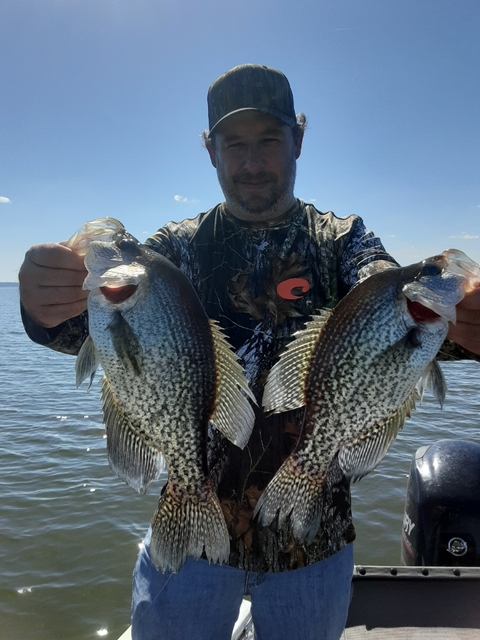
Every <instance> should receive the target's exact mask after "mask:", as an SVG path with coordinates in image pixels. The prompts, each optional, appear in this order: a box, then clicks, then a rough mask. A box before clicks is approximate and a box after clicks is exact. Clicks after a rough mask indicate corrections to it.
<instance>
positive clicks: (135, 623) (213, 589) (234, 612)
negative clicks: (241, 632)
mask: <svg viewBox="0 0 480 640" xmlns="http://www.w3.org/2000/svg"><path fill="white" fill-rule="evenodd" d="M149 540H150V532H149V534H148V535H147V538H145V543H144V547H143V548H142V549H141V551H140V553H139V555H138V560H137V564H136V566H135V573H134V578H133V601H132V640H230V638H231V635H232V630H233V627H234V625H235V621H236V619H237V617H238V612H239V609H240V604H241V602H242V599H243V596H244V595H250V598H251V602H252V608H251V613H252V618H253V622H254V625H255V638H256V640H272V638H275V640H292V639H301V640H338V639H339V638H340V636H341V634H342V631H343V628H344V626H345V622H346V620H347V614H348V606H349V603H350V585H351V579H352V574H353V545H352V544H349V545H348V546H347V547H345V548H344V549H342V551H339V552H338V553H336V554H335V555H333V556H332V557H330V558H327V559H326V560H324V561H322V562H317V563H315V564H312V565H310V566H308V567H304V568H302V569H296V570H294V571H285V572H281V573H256V572H252V571H243V570H242V569H235V568H233V567H229V566H228V565H219V564H209V563H208V562H207V561H206V560H198V561H196V560H194V559H193V558H191V557H190V558H188V560H187V562H185V564H184V565H183V566H182V567H180V569H179V571H178V573H173V574H172V573H171V572H168V571H167V572H166V573H160V572H159V571H157V570H156V569H155V567H154V566H153V564H152V563H151V561H150V555H149V547H148V543H149Z"/></svg>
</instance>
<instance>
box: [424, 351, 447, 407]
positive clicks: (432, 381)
mask: <svg viewBox="0 0 480 640" xmlns="http://www.w3.org/2000/svg"><path fill="white" fill-rule="evenodd" d="M417 389H418V393H419V395H420V400H422V399H423V394H424V392H425V389H428V390H429V391H431V393H432V394H433V396H434V397H435V399H436V400H437V401H438V404H439V405H440V407H443V403H444V400H445V396H446V394H447V382H446V380H445V377H444V375H443V371H442V370H441V368H440V365H439V364H438V362H437V361H436V360H432V362H430V364H429V365H428V366H427V367H426V369H425V371H424V372H423V374H422V377H421V378H420V380H419V381H418V384H417Z"/></svg>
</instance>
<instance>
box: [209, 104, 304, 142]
mask: <svg viewBox="0 0 480 640" xmlns="http://www.w3.org/2000/svg"><path fill="white" fill-rule="evenodd" d="M242 111H260V112H261V113H268V115H270V116H274V117H275V118H278V119H279V120H281V121H282V122H283V123H284V124H286V125H287V126H288V127H293V126H294V125H295V124H297V121H296V120H295V119H294V118H292V117H290V116H288V115H287V114H286V113H283V112H282V111H278V109H269V108H268V107H265V108H257V107H242V108H241V109H235V111H230V113H227V114H226V115H225V116H223V117H222V118H220V120H218V122H216V123H215V124H214V125H213V127H212V128H211V129H210V131H209V134H210V135H211V134H212V132H213V131H215V129H216V128H217V127H218V125H219V124H221V123H222V122H224V121H225V120H227V119H228V118H230V116H233V115H235V114H236V113H240V112H242Z"/></svg>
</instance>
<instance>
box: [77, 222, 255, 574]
mask: <svg viewBox="0 0 480 640" xmlns="http://www.w3.org/2000/svg"><path fill="white" fill-rule="evenodd" d="M67 244H68V246H70V247H71V248H72V249H73V250H75V251H77V252H78V253H79V254H80V255H85V266H86V268H87V270H88V276H87V278H86V279H85V283H84V288H85V289H88V290H90V293H89V297H88V314H89V333H90V335H89V337H88V339H87V340H86V342H85V343H84V345H83V346H82V349H81V350H80V353H79V354H78V357H77V366H76V369H77V384H80V383H81V382H82V381H83V380H85V379H86V378H88V377H92V376H93V374H94V372H95V370H96V369H97V367H98V366H99V364H101V366H102V367H103V370H104V372H105V375H104V377H103V381H102V399H103V415H104V421H105V426H106V432H107V452H108V458H109V462H110V465H111V467H112V469H113V470H114V471H115V472H116V473H117V474H118V475H119V476H120V477H121V478H122V479H124V480H125V481H126V482H127V483H128V484H129V485H131V486H132V487H133V488H134V489H136V490H137V491H138V492H139V493H144V492H145V491H146V489H147V487H148V485H149V484H150V483H151V482H152V481H153V480H155V479H157V478H158V477H159V476H160V474H161V472H162V470H163V468H164V461H165V462H166V467H167V470H168V482H167V485H166V487H165V489H164V491H163V493H162V495H161V497H160V500H159V504H158V509H157V511H156V513H155V514H154V516H153V520H152V540H151V544H150V553H151V557H152V561H153V563H154V565H155V566H156V567H157V568H158V569H160V570H161V571H165V570H167V569H170V570H173V571H177V570H178V568H179V567H180V566H181V565H182V564H183V562H184V561H185V560H186V558H187V557H188V556H190V555H191V556H194V557H195V558H197V559H198V558H200V557H201V555H202V553H203V552H205V554H206V557H207V559H208V560H209V561H213V562H226V561H227V559H228V556H229V550H230V543H229V535H228V531H227V528H226V524H225V520H224V516H223V514H222V510H221V508H220V504H219V501H218V498H217V496H216V494H215V491H214V489H213V487H212V483H211V480H210V478H209V476H208V470H207V454H206V451H207V447H206V443H207V432H208V429H209V424H211V423H212V424H213V425H214V426H215V427H216V428H217V429H219V430H220V431H221V433H222V434H223V435H225V436H226V437H227V438H229V439H230V440H231V441H232V442H233V443H235V444H236V445H238V446H239V447H242V448H243V447H244V446H245V445H246V443H247V441H248V438H249V436H250V433H251V430H252V427H253V422H254V413H253V410H252V407H251V406H250V403H249V401H248V399H247V398H248V397H249V398H251V399H252V401H254V399H253V396H252V394H251V392H250V391H249V389H248V384H247V381H246V379H245V377H244V374H243V371H242V369H241V367H240V365H239V363H238V361H237V358H236V356H235V355H234V353H233V351H232V350H231V349H230V347H229V345H228V343H227V340H226V338H225V336H224V335H223V334H222V333H221V331H220V330H219V328H218V326H217V325H216V324H215V323H214V322H213V321H211V320H209V319H208V318H207V316H206V314H205V311H204V309H203V307H202V305H201V303H200V301H199V299H198V297H197V294H196V293H195V291H194V289H193V287H192V285H191V284H190V282H189V280H188V279H187V278H186V276H185V275H184V274H183V273H182V272H181V271H180V270H179V269H177V267H175V266H174V265H173V264H172V263H171V262H170V261H169V260H167V259H166V258H164V257H163V256H161V255H159V254H157V253H155V252H154V251H152V250H151V249H149V248H148V247H146V246H145V245H142V244H140V243H139V242H138V241H137V240H136V239H135V238H133V237H132V236H131V235H130V234H128V233H127V232H126V231H125V229H124V227H123V225H122V224H121V223H120V222H118V221H117V220H115V219H113V218H101V219H99V220H94V221H92V222H88V223H85V225H84V226H83V228H82V229H80V231H79V232H77V233H76V234H75V235H74V236H73V237H72V238H71V240H70V241H69V242H68V243H67Z"/></svg>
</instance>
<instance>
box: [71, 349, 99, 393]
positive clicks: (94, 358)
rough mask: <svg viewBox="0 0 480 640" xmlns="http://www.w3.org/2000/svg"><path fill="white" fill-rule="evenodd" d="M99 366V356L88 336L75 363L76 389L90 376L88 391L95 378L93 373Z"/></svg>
mask: <svg viewBox="0 0 480 640" xmlns="http://www.w3.org/2000/svg"><path fill="white" fill-rule="evenodd" d="M99 365H100V356H99V354H98V351H97V349H96V347H95V343H94V342H93V340H92V337H91V336H88V337H87V339H86V340H85V342H84V343H83V344H82V346H81V348H80V351H79V352H78V355H77V359H76V361H75V373H76V382H77V387H79V386H80V385H81V384H82V382H83V381H84V380H85V379H86V378H88V377H89V376H90V383H89V385H88V388H89V389H90V387H91V386H92V382H93V378H94V376H95V371H96V370H97V369H98V367H99Z"/></svg>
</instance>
